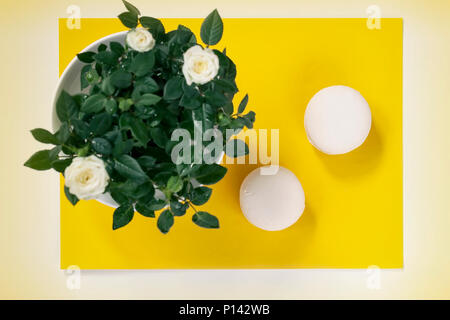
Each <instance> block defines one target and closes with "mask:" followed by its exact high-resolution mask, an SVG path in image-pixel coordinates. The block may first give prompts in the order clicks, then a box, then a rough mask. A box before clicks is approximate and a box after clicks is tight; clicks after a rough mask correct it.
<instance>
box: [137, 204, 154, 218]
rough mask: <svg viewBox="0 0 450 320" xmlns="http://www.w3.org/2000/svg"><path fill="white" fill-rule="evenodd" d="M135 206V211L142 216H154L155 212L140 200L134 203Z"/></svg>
mask: <svg viewBox="0 0 450 320" xmlns="http://www.w3.org/2000/svg"><path fill="white" fill-rule="evenodd" d="M135 208H136V211H137V212H139V213H140V214H141V215H143V216H144V217H148V218H154V217H155V212H154V211H153V210H151V209H150V208H149V207H147V206H146V205H145V204H144V203H141V202H138V203H136V206H135Z"/></svg>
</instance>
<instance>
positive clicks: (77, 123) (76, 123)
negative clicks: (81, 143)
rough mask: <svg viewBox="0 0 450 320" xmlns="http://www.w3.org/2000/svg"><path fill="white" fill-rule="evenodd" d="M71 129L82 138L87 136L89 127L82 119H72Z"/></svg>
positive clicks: (89, 131)
mask: <svg viewBox="0 0 450 320" xmlns="http://www.w3.org/2000/svg"><path fill="white" fill-rule="evenodd" d="M71 122H72V125H73V130H74V131H75V133H76V134H77V135H78V136H79V137H80V138H82V139H86V138H87V137H89V135H90V133H91V129H90V128H89V126H88V125H87V124H86V122H84V121H83V120H79V119H72V121H71Z"/></svg>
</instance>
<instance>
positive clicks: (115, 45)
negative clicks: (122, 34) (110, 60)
mask: <svg viewBox="0 0 450 320" xmlns="http://www.w3.org/2000/svg"><path fill="white" fill-rule="evenodd" d="M109 47H110V48H111V51H113V52H114V53H115V54H116V55H118V56H121V55H122V54H123V53H124V52H125V48H124V47H123V46H122V45H121V44H120V43H119V42H116V41H111V42H110V43H109Z"/></svg>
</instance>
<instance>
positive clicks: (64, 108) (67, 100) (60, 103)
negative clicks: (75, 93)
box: [56, 90, 78, 122]
mask: <svg viewBox="0 0 450 320" xmlns="http://www.w3.org/2000/svg"><path fill="white" fill-rule="evenodd" d="M77 113H78V106H77V103H76V102H75V100H74V99H73V98H72V96H71V95H70V94H68V93H67V92H66V91H64V90H63V91H61V94H60V95H59V98H58V100H57V101H56V114H57V115H58V119H59V120H60V121H61V122H64V121H68V120H69V119H70V118H72V117H73V116H75V115H76V114H77Z"/></svg>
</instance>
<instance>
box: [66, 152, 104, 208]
mask: <svg viewBox="0 0 450 320" xmlns="http://www.w3.org/2000/svg"><path fill="white" fill-rule="evenodd" d="M64 177H65V185H66V187H68V188H69V191H70V193H71V194H73V195H76V196H77V197H78V199H83V200H89V199H93V198H95V197H96V196H98V195H100V194H102V193H104V192H105V188H106V186H107V185H108V182H109V175H108V172H106V169H105V163H104V162H103V160H101V159H99V158H97V157H96V156H94V155H92V156H89V157H78V158H75V159H73V161H72V163H71V164H70V166H68V167H67V168H66V170H65V171H64Z"/></svg>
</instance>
